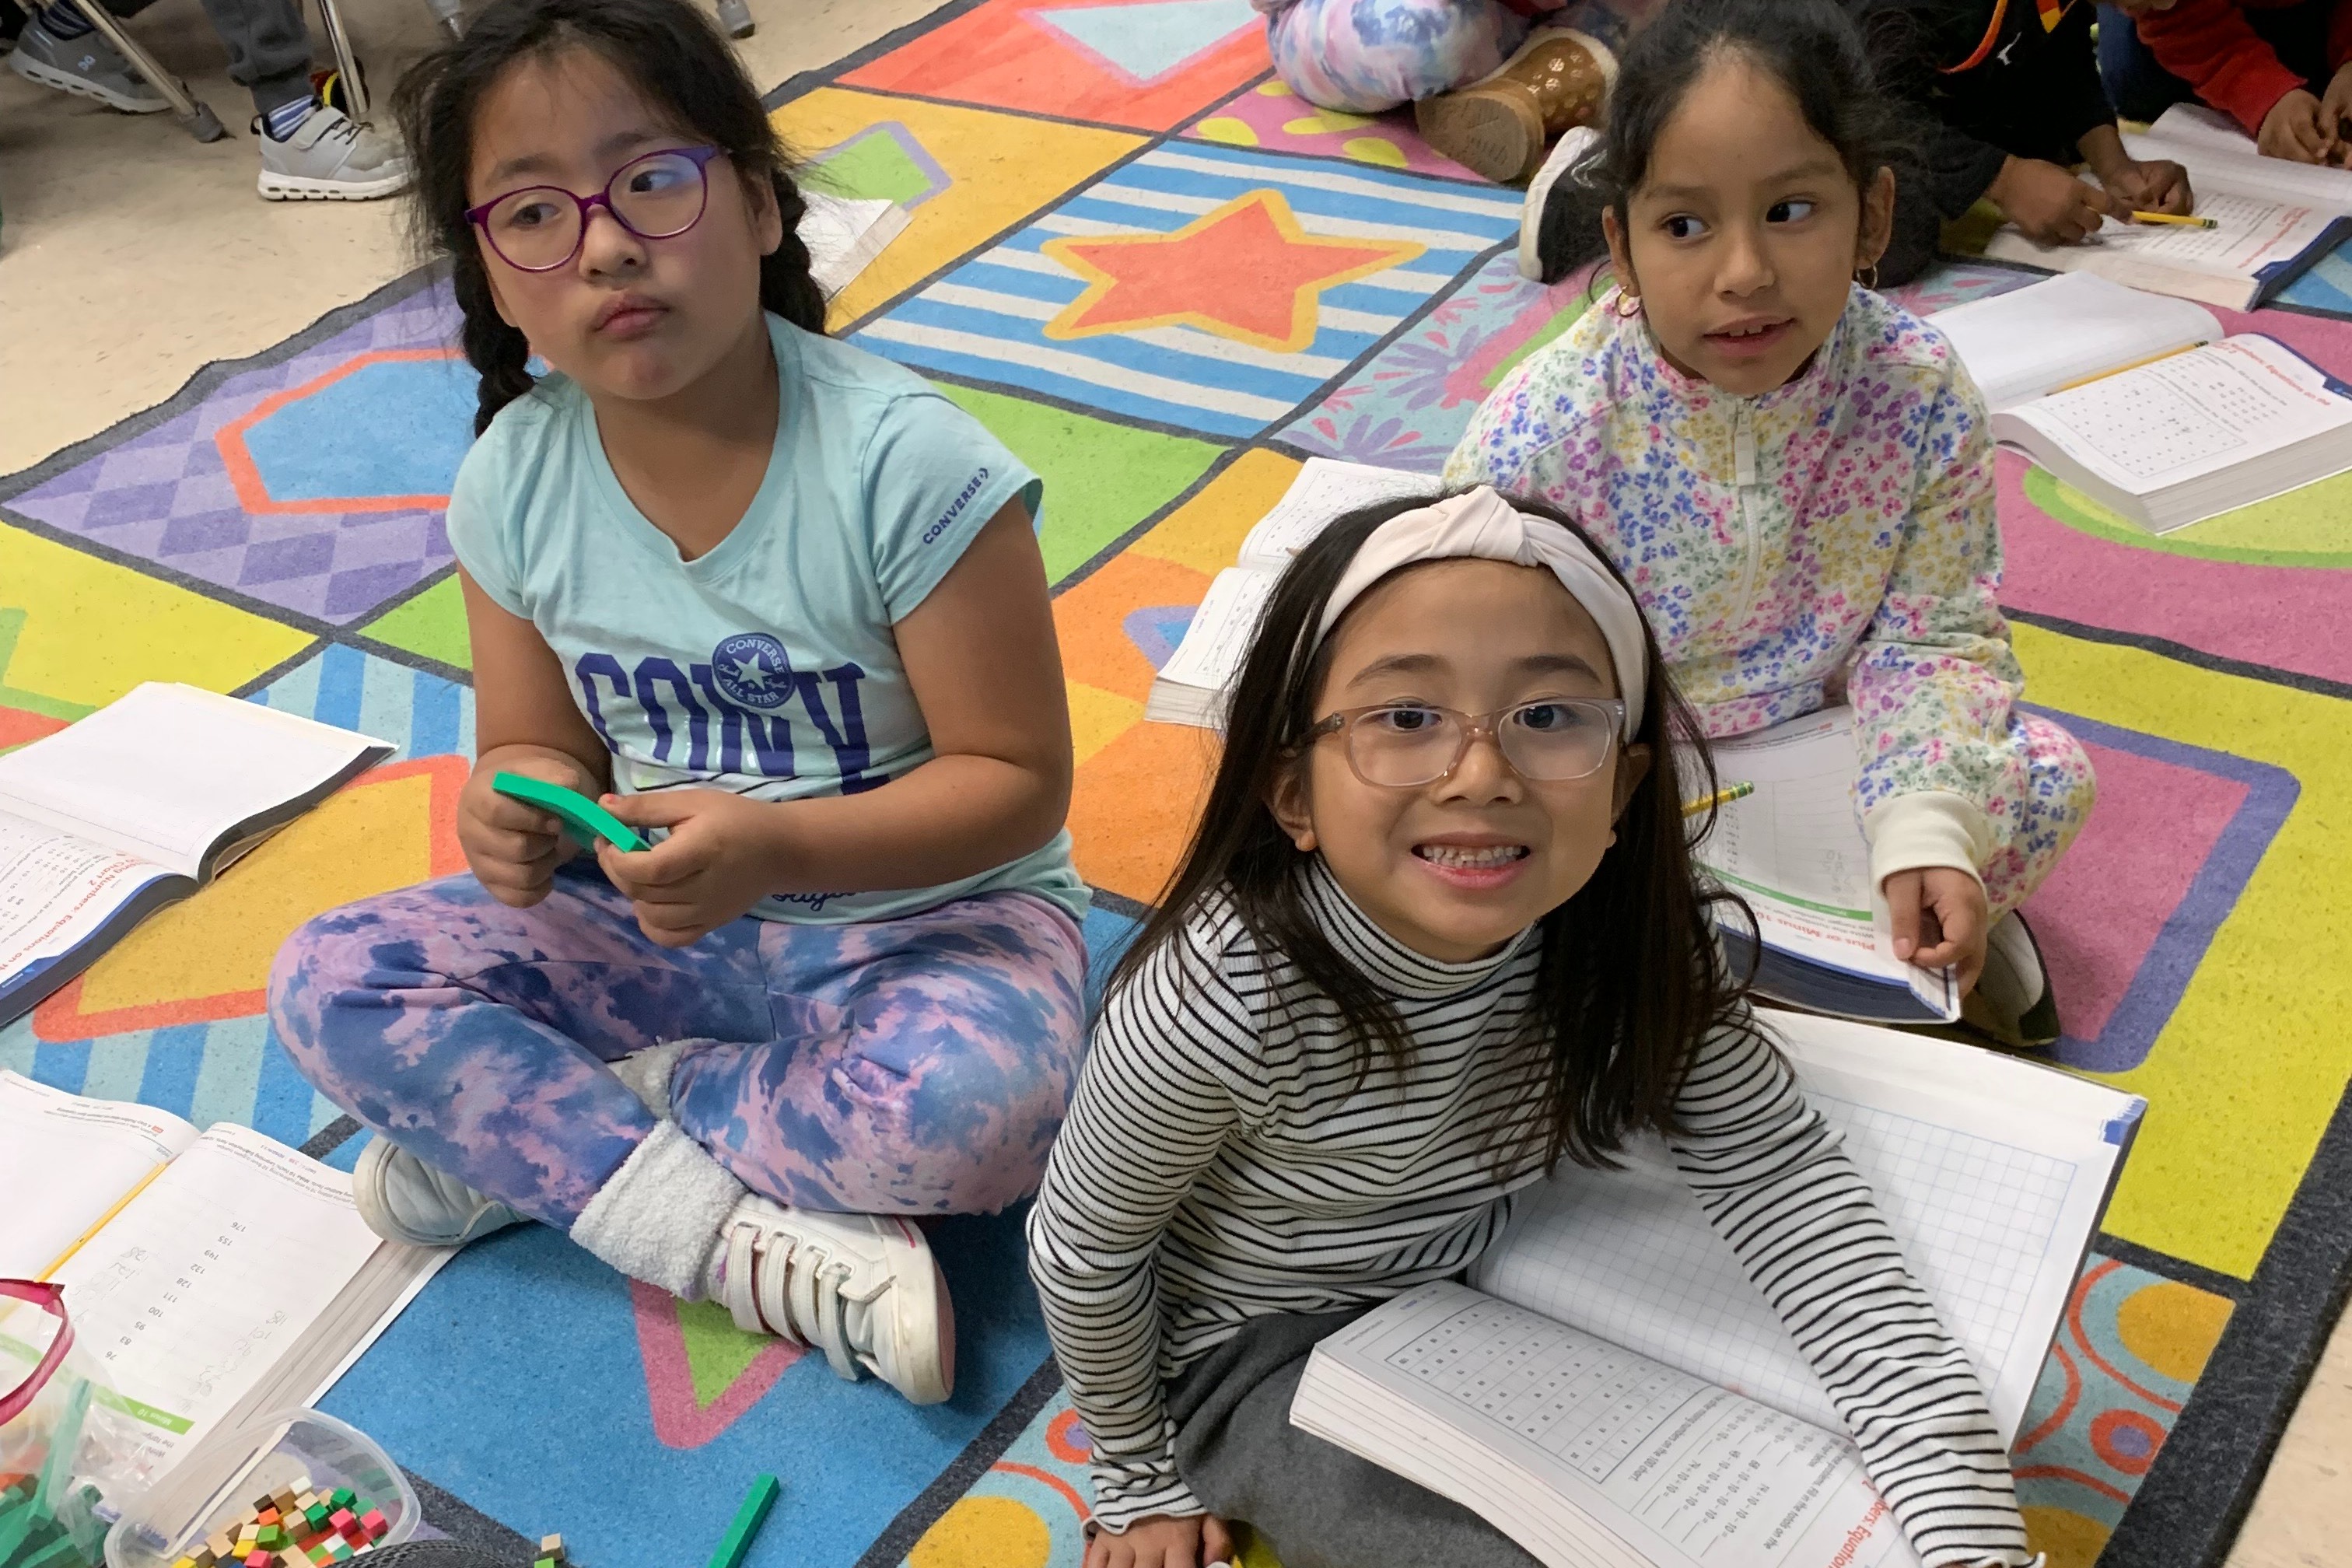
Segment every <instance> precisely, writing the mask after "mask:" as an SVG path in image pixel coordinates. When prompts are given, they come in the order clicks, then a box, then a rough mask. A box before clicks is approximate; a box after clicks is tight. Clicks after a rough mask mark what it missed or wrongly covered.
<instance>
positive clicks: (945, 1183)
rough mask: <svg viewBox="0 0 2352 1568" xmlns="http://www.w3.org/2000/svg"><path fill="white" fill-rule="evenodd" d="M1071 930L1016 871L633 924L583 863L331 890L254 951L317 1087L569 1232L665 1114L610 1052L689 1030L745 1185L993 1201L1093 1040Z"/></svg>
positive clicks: (716, 1141)
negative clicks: (835, 908)
mask: <svg viewBox="0 0 2352 1568" xmlns="http://www.w3.org/2000/svg"><path fill="white" fill-rule="evenodd" d="M1085 975H1086V947H1085V944H1084V942H1083V941H1082V940H1081V938H1080V936H1079V934H1078V928H1077V926H1076V923H1075V922H1074V921H1072V920H1071V919H1070V917H1069V916H1068V915H1067V914H1066V912H1064V911H1063V910H1061V909H1060V908H1059V907H1057V906H1055V905H1054V904H1051V903H1049V902H1047V901H1046V900H1044V899H1041V898H1038V897H1036V896H1035V895H1034V894H1030V893H1019V892H997V893H986V894H982V895H980V896H978V897H975V898H969V899H962V900H957V901H956V902H953V903H950V904H943V905H941V906H940V907H939V908H938V909H934V910H925V911H923V912H922V913H920V914H914V915H907V916H904V917H901V918H898V919H896V920H886V921H865V922H859V923H853V924H846V925H790V924H785V923H783V922H781V921H760V920H753V919H751V918H749V917H748V916H747V917H746V918H744V919H742V920H739V921H735V922H734V923H733V924H731V925H729V926H724V927H722V928H720V929H719V930H718V931H714V932H712V933H711V934H710V935H709V936H707V937H704V938H703V939H702V940H701V941H700V942H696V943H694V944H693V945H692V946H690V947H686V948H682V949H676V950H673V949H669V948H665V947H661V946H658V945H656V943H654V942H650V941H648V940H646V936H645V934H644V932H642V931H639V930H638V929H637V924H636V921H635V918H634V917H633V916H632V915H631V914H630V912H629V903H628V900H626V899H625V898H623V897H622V896H621V894H620V893H618V892H617V891H615V890H614V889H613V888H612V886H611V885H610V884H609V883H607V882H605V881H604V879H602V878H601V877H600V876H598V875H597V874H596V873H595V872H594V871H593V868H583V866H581V865H575V866H573V867H568V868H565V869H564V870H563V871H562V872H561V873H559V874H558V876H557V878H556V880H555V887H554V889H553V891H551V893H550V894H549V895H548V897H547V898H546V900H544V901H542V902H541V903H540V904H538V905H536V906H534V907H532V908H530V909H527V910H514V909H509V908H507V907H506V906H505V905H503V904H501V903H499V902H498V900H495V899H493V898H491V897H490V895H489V894H488V893H487V892H485V891H484V890H483V889H482V887H481V885H480V884H479V883H478V882H476V881H475V880H474V879H473V878H472V877H470V876H459V877H449V878H445V879H442V880H440V881H436V882H427V883H425V884H424V885H423V886H421V887H415V888H407V889H402V890H401V891H399V892H394V893H386V894H383V895H382V896H380V897H377V898H373V899H368V900H363V901H362V902H360V903H356V904H351V905H347V906H346V907H344V908H342V909H340V910H331V911H330V912H328V913H326V914H323V915H320V917H319V918H318V919H316V920H314V921H310V924H308V925H306V926H304V927H303V928H302V929H301V930H300V931H297V932H296V933H295V934H294V936H293V937H292V938H291V940H289V942H287V944H286V946H285V948H284V949H283V950H282V951H280V952H279V953H278V962H277V964H276V966H275V968H274V969H273V971H272V973H271V974H270V977H269V1018H270V1023H271V1024H272V1025H273V1026H275V1028H276V1029H277V1032H278V1038H279V1039H280V1040H282V1041H283V1042H285V1045H286V1048H287V1050H288V1052H289V1054H290V1055H291V1056H292V1057H293V1058H294V1063H295V1065H296V1066H297V1067H298V1068H300V1069H301V1072H302V1075H303V1076H304V1077H305V1078H307V1079H310V1082H311V1083H312V1084H313V1085H315V1086H316V1087H317V1088H318V1089H319V1091H320V1093H322V1094H324V1095H325V1096H326V1097H327V1098H328V1099H329V1100H333V1101H334V1102H335V1103H336V1104H337V1105H340V1106H341V1107H342V1108H343V1109H344V1110H348V1111H350V1112H351V1113H352V1115H353V1116H355V1117H357V1118H358V1119H359V1120H360V1121H363V1122H365V1123H366V1124H367V1125H368V1126H370V1127H372V1128H373V1129H375V1130H376V1131H378V1132H380V1133H383V1135H385V1136H386V1137H389V1138H390V1139H391V1140H392V1141H393V1142H395V1143H397V1144H399V1145H400V1146H401V1147H402V1148H403V1149H405V1150H406V1151H408V1152H410V1153H412V1154H414V1155H415V1156H416V1157H417V1158H418V1159H420V1160H423V1161H424V1162H425V1163H427V1164H429V1165H433V1166H435V1167H437V1168H438V1169H440V1170H443V1171H446V1172H448V1173H451V1174H453V1175H456V1176H457V1177H458V1178H459V1179H460V1180H462V1181H464V1182H465V1183H466V1184H467V1185H468V1186H472V1187H476V1188H478V1189H480V1190H481V1191H483V1192H486V1193H488V1194H490V1195H491V1196H493V1197H496V1198H499V1199H500V1200H502V1201H503V1202H505V1203H507V1204H508V1205H511V1206H512V1207H513V1208H515V1209H516V1210H518V1211H520V1213H523V1214H526V1215H530V1216H531V1217H532V1218H534V1219H539V1220H543V1221H545V1222H546V1223H547V1224H549V1225H551V1226H559V1227H561V1228H562V1229H565V1230H569V1229H570V1228H571V1227H572V1222H573V1221H574V1220H576V1219H578V1218H579V1217H580V1213H581V1211H582V1210H583V1208H585V1207H586V1206H587V1205H588V1201H589V1200H590V1199H591V1198H593V1197H594V1196H595V1194H596V1190H597V1188H599V1187H600V1186H602V1185H603V1184H604V1182H605V1181H606V1180H607V1179H608V1178H609V1177H610V1176H611V1175H612V1174H613V1173H614V1171H616V1170H618V1169H619V1168H620V1165H621V1162H622V1161H624V1160H625V1159H627V1158H628V1156H629V1154H630V1152H631V1151H633V1150H634V1149H635V1148H636V1146H637V1144H638V1143H639V1142H641V1141H642V1140H643V1139H644V1138H645V1137H646V1135H647V1134H648V1133H650V1132H651V1131H653V1130H654V1127H655V1125H656V1123H655V1119H654V1117H653V1114H652V1113H651V1112H650V1111H648V1110H646V1107H645V1105H644V1104H643V1103H641V1102H640V1101H639V1100H638V1099H637V1097H636V1095H635V1092H633V1091H632V1090H631V1089H629V1088H628V1086H627V1085H625V1084H624V1083H623V1082H622V1081H621V1080H620V1079H617V1078H615V1077H614V1075H613V1074H612V1073H610V1072H608V1071H606V1070H605V1068H604V1066H603V1064H604V1063H605V1062H609V1061H613V1060H615V1059H616V1058H621V1057H624V1056H626V1055H628V1054H630V1053H632V1052H635V1051H639V1050H643V1049H645V1048H646V1047H650V1046H655V1045H658V1044H661V1043H664V1042H667V1041H672V1040H692V1041H695V1042H697V1043H696V1044H694V1045H692V1046H689V1047H688V1048H687V1049H685V1050H684V1051H683V1052H681V1053H680V1054H679V1057H678V1059H677V1067H676V1069H675V1070H674V1072H673V1074H672V1076H671V1079H670V1089H669V1093H670V1103H671V1110H672V1113H673V1115H674V1116H675V1117H676V1119H677V1124H678V1126H679V1127H680V1129H682V1130H683V1131H685V1132H686V1133H687V1134H688V1136H690V1137H692V1138H693V1139H694V1140H695V1141H696V1142H698V1143H700V1144H702V1145H703V1146H704V1147H705V1148H707V1149H708V1150H709V1151H710V1153H711V1155H712V1156H713V1157H714V1158H715V1159H717V1160H718V1162H719V1163H720V1164H721V1165H724V1166H725V1167H726V1168H727V1169H728V1170H729V1171H730V1172H732V1173H734V1175H735V1176H736V1178H737V1179H738V1180H740V1181H741V1182H742V1183H743V1184H744V1185H745V1186H747V1187H750V1188H751V1190H752V1191H754V1192H758V1193H763V1194H766V1195H768V1196H769V1197H772V1198H775V1199H777V1200H779V1201H781V1202H783V1203H790V1204H798V1205H803V1206H805V1207H809V1208H818V1209H830V1210H835V1211H836V1212H855V1213H867V1214H975V1213H992V1212H993V1211H995V1210H998V1209H1001V1208H1003V1207H1004V1206H1005V1205H1008V1204H1011V1203H1013V1202H1015V1201H1016V1200H1018V1199H1020V1198H1022V1197H1024V1196H1026V1195H1027V1194H1029V1193H1030V1192H1031V1191H1032V1190H1034V1188H1035V1186H1036V1184H1037V1178H1038V1175H1039V1173H1041V1172H1043V1170H1044V1169H1045V1153H1046V1150H1047V1148H1048V1147H1049V1146H1050V1145H1051V1144H1052V1142H1053V1141H1054V1134H1055V1132H1056V1131H1058V1130H1059V1129H1060V1127H1061V1123H1062V1115H1063V1112H1064V1110H1066V1108H1067V1106H1068V1103H1069V1098H1070V1091H1071V1089H1073V1088H1074V1087H1075V1086H1076V1082H1077V1074H1078V1064H1079V1062H1080V1060H1081V1059H1082V1058H1083V1057H1084V1055H1085V1048H1086V1047H1085V1041H1086V1030H1085V1024H1086V1002H1085V994H1084V993H1085Z"/></svg>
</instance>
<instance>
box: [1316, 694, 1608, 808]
mask: <svg viewBox="0 0 2352 1568" xmlns="http://www.w3.org/2000/svg"><path fill="white" fill-rule="evenodd" d="M1624 723H1625V704H1624V703H1623V702H1622V701H1620V700H1618V699H1616V698H1614V697H1547V698H1545V699H1543V700H1541V701H1537V702H1521V703H1519V704H1517V705H1516V706H1514V707H1510V708H1501V709H1497V710H1495V711H1494V712H1492V713H1463V712H1459V711H1457V710H1454V709H1452V708H1439V707H1436V706H1433V705H1432V704H1430V703H1426V702H1387V703H1381V704H1379V705H1377V706H1374V707H1370V708H1343V709H1341V710H1339V712H1336V713H1334V714H1332V715H1331V716H1330V717H1329V718H1328V719H1325V720H1323V721H1321V722H1320V723H1318V724H1317V725H1316V726H1315V727H1314V728H1313V729H1311V730H1309V731H1307V743H1308V744H1310V745H1311V744H1313V743H1314V742H1317V741H1319V740H1321V739H1322V738H1323V737H1324V736H1326V735H1339V736H1340V737H1341V738H1342V740H1343V742H1344V743H1345V745H1346V747H1347V752H1348V766H1349V769H1351V770H1352V771H1353V772H1354V773H1355V775H1356V776H1357V777H1358V778H1360V779H1361V780H1363V781H1364V782H1365V783H1366V784H1378V785H1381V786H1383V787H1385V788H1389V789H1417V788H1419V787H1420V786H1422V785H1423V784H1434V783H1436V782H1437V781H1438V780H1439V779H1442V778H1444V777H1446V776H1447V775H1448V774H1450V773H1453V772H1454V769H1455V768H1458V767H1460V766H1461V765H1462V759H1463V757H1464V756H1465V754H1467V752H1469V750H1470V742H1472V741H1474V740H1475V739H1477V738H1478V737H1479V736H1481V735H1483V736H1485V737H1486V739H1488V740H1490V741H1492V742H1495V745H1496V749H1497V750H1499V751H1500V752H1502V753H1503V760H1504V761H1505V762H1506V763H1509V764H1510V766H1511V770H1512V771H1513V772H1514V773H1517V774H1518V775H1519V776H1520V777H1521V778H1523V779H1526V780H1528V782H1529V783H1531V784H1566V783H1569V782H1570V781H1571V780H1575V779H1581V778H1590V777H1591V776H1592V775H1593V774H1594V773H1599V772H1600V771H1601V769H1602V768H1603V767H1606V766H1607V765H1608V763H1609V759H1610V757H1611V756H1612V754H1614V752H1616V749H1617V736H1618V733H1619V731H1621V730H1622V729H1623V727H1624Z"/></svg>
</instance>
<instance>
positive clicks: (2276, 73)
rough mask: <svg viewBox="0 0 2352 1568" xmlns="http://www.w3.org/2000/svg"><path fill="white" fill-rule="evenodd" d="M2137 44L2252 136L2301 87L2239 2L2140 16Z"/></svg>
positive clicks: (2195, 2) (2220, 0)
mask: <svg viewBox="0 0 2352 1568" xmlns="http://www.w3.org/2000/svg"><path fill="white" fill-rule="evenodd" d="M2346 9H2352V7H2339V8H2338V12H2337V16H2336V28H2334V29H2331V35H2332V33H2333V32H2336V31H2341V30H2342V26H2343V11H2344V10H2346ZM2139 40H2140V42H2141V43H2143V44H2146V45H2147V47H2148V52H2149V53H2151V54H2153V55H2154V56H2155V57H2156V63H2157V64H2158V65H2160V66H2162V67H2163V68H2165V69H2166V70H2168V71H2170V72H2171V73H2172V74H2173V75H2174V76H2177V77H2179V79H2181V80H2183V81H2185V82H2187V83H2188V84H2189V86H2190V87H2192V88H2195V89H2197V96H2198V97H2200V98H2201V99H2203V100H2205V101H2206V102H2208V103H2210V104H2211V105H2212V106H2213V107H2214V108H2216V109H2218V110H2221V111H2222V112H2224V113H2226V114H2229V115H2231V117H2233V118H2234V119H2235V120H2236V121H2238V123H2239V124H2241V125H2242V126H2244V127H2245V128H2246V133H2247V134H2248V135H2250V136H2258V135H2260V134H2261V133H2262V129H2263V118H2264V117H2265V116H2267V115H2268V114H2269V113H2270V111H2271V110H2272V108H2273V106H2274V105H2276V104H2277V102H2278V100H2280V99H2282V98H2284V97H2285V96H2286V95H2287V94H2288V93H2290V92H2293V91H2294V89H2296V88H2299V87H2302V86H2303V85H2304V80H2303V79H2302V78H2301V77H2299V76H2297V75H2295V74H2294V72H2293V71H2291V70H2289V69H2287V68H2286V67H2284V65H2281V64H2280V63H2279V58H2278V56H2277V55H2276V54H2274V53H2273V52H2272V50H2271V47H2270V46H2269V45H2268V44H2266V43H2264V42H2263V40H2262V39H2261V38H2260V37H2257V36H2256V35H2255V32H2254V29H2253V27H2252V25H2250V24H2249V23H2248V22H2247V21H2246V17H2245V14H2244V13H2243V12H2242V11H2241V10H2239V9H2238V5H2237V0H2180V4H2179V5H2175V6H2174V7H2173V8H2172V9H2171V10H2169V11H2147V12H2143V13H2141V15H2140V16H2139ZM2329 41H2330V43H2331V45H2332V44H2333V42H2334V38H2333V37H2332V36H2331V37H2330V40H2329Z"/></svg>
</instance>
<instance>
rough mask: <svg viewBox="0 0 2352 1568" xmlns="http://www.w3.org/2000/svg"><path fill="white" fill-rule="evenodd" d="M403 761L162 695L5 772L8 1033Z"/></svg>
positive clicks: (98, 717) (1, 972)
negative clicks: (302, 824) (103, 960)
mask: <svg viewBox="0 0 2352 1568" xmlns="http://www.w3.org/2000/svg"><path fill="white" fill-rule="evenodd" d="M392 750H393V749H392V747H390V746H388V745H386V744H385V743H384V742H382V741H374V740H370V739H369V738H368V737H367V736H365V735H356V734H353V733H352V731H348V730H338V729H336V728H334V727H333V726H332V725H329V724H320V723H318V722H316V721H313V720H310V719H303V718H299V717H297V716H296V715H294V714H291V713H280V712H278V711H276V710H272V709H268V708H265V707H263V706H261V705H260V704H259V703H257V702H244V701H240V700H237V699H236V698H234V697H223V696H221V695H220V694H219V693H217V692H213V691H205V690H200V689H197V688H195V687H193V686H177V685H172V684H168V683H165V682H160V681H149V682H147V683H146V684H145V685H143V686H140V687H138V688H136V689H133V690H132V691H131V692H130V694H129V695H127V696H125V697H122V698H121V699H119V700H116V701H114V702H111V703H109V704H108V705H107V706H106V707H104V708H102V709H100V710H98V711H97V712H95V713H92V714H91V715H89V717H88V718H86V719H83V720H81V721H78V722H76V723H74V724H72V725H69V726H68V727H67V728H66V729H64V730H61V731H58V733H56V734H54V735H50V736H48V737H47V738H45V739H43V740H38V741H36V742H33V743H32V744H31V745H28V746H20V747H18V748H17V749H16V750H15V751H13V752H9V753H7V754H6V755H5V756H0V1024H5V1023H6V1022H8V1021H9V1020H10V1019H11V1018H14V1017H16V1016H18V1015H20V1014H22V1013H26V1012H28V1011H30V1010H31V1009H32V1007H33V1006H34V1005H35V1004H36V1003H37V1002H39V1001H40V1000H41V998H42V997H44V996H46V995H47V994H49V993H50V992H52V991H55V990H56V989H57V988H58V986H60V985H63V984H65V983H66V982H67V981H68V980H70V979H72V978H73V977H74V976H75V975H77V974H79V973H81V972H82V971H83V970H84V969H86V968H88V967H89V965H90V963H92V962H93V961H95V960H96V959H97V957H98V956H99V954H100V953H101V952H105V951H106V949H107V948H108V947H110V946H111V945H112V944H113V943H114V942H117V941H119V940H120V939H121V937H122V935H123V934H124V933H125V932H127V931H130V929H131V927H132V926H134V925H136V924H138V923H139V922H140V921H142V920H144V919H146V918H147V917H148V916H149V915H150V914H152V913H153V912H154V911H155V910H158V909H161V908H162V907H163V905H165V904H168V903H171V902H173V900H179V899H184V898H186V897H187V896H188V895H189V894H190V893H193V892H194V891H195V890H196V889H197V888H198V887H200V886H201V885H203V884H204V883H205V882H206V881H209V880H210V879H212V877H213V876H214V874H215V873H216V872H217V871H219V870H220V868H222V867H224V866H226V865H227V864H228V863H229V862H230V861H232V860H234V859H236V858H237V857H238V856H239V855H242V854H243V853H245V852H246V851H247V849H250V848H251V847H253V846H255V845H256V844H258V843H259V842H261V840H262V839H264V838H266V837H268V836H269V835H270V834H272V833H274V832H276V831H277V830H278V828H280V827H283V826H286V824H288V823H289V822H291V821H293V820H294V819H295V818H296V817H298V816H301V815H302V814H303V813H304V812H306V811H308V810H310V808H311V807H312V806H314V805H318V804H319V802H320V801H322V800H324V799H325V798H326V797H327V796H328V795H331V794H333V793H334V792H335V790H337V789H338V788H340V787H341V785H342V784H345V783H346V782H348V781H349V780H351V779H352V778H353V777H355V776H357V775H358V774H359V773H362V772H364V771H365V770H366V769H368V768H370V767H373V766H374V765H375V764H376V763H379V762H381V761H383V759H384V758H385V757H388V756H390V755H391V754H392Z"/></svg>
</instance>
